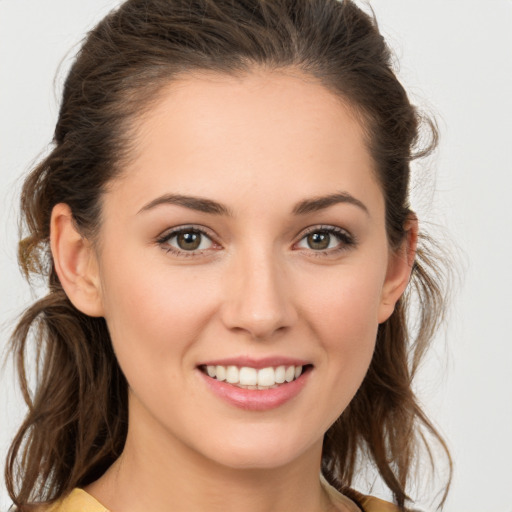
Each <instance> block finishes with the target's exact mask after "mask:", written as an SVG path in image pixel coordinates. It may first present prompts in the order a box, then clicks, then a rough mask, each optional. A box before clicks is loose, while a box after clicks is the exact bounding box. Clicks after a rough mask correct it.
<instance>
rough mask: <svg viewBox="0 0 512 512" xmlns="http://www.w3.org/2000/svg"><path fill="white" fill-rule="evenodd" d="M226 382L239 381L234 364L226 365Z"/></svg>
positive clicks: (233, 382)
mask: <svg viewBox="0 0 512 512" xmlns="http://www.w3.org/2000/svg"><path fill="white" fill-rule="evenodd" d="M226 382H229V383H230V384H236V383H237V382H240V372H239V371H238V368H237V367H236V366H228V367H227V369H226Z"/></svg>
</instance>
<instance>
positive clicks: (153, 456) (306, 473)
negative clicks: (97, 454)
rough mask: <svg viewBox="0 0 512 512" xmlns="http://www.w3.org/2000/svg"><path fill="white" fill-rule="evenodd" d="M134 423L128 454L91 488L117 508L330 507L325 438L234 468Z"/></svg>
mask: <svg viewBox="0 0 512 512" xmlns="http://www.w3.org/2000/svg"><path fill="white" fill-rule="evenodd" d="M169 437H170V436H167V438H165V437H163V436H158V435H155V432H154V431H153V432H152V434H151V435H144V429H139V428H138V426H137V425H135V426H134V423H133V422H130V428H129V432H128V437H127V440H126V445H125V448H124V451H123V453H122V455H121V456H120V457H119V459H118V460H117V461H116V462H115V463H114V464H113V466H112V467H111V468H110V469H109V470H108V471H107V472H106V473H105V474H104V475H103V476H102V477H101V478H100V479H99V480H97V481H96V482H94V483H93V484H91V485H90V486H88V487H87V488H86V491H87V492H89V493H90V494H92V495H93V496H94V497H95V498H96V499H97V500H98V501H99V502H100V503H102V504H103V505H104V506H106V507H107V508H108V509H109V510H110V511H111V512H147V510H151V511H152V512H168V511H169V510H172V511H173V512H185V511H187V512H189V511H190V510H194V512H203V511H204V512H206V511H208V512H217V511H218V512H221V511H222V512H239V511H240V510H243V511H244V512H292V511H293V512H302V511H303V512H326V511H330V510H333V508H332V505H331V503H330V501H329V498H328V497H327V495H326V493H325V492H324V490H323V488H322V486H321V484H320V479H319V475H320V460H321V450H322V444H321V442H319V443H317V444H316V445H314V446H312V447H310V448H309V449H308V450H306V451H305V452H304V453H302V454H301V455H300V456H299V457H297V458H296V459H294V460H293V461H291V462H289V463H286V464H284V465H282V466H280V467H270V468H269V467H251V468H233V467H227V466H225V465H222V464H219V463H217V462H215V461H212V460H211V459H207V458H206V457H204V456H203V455H202V454H200V453H198V452H197V451H195V450H193V449H191V448H190V447H188V446H186V445H184V444H183V443H180V442H178V441H177V440H176V439H175V438H170V439H169Z"/></svg>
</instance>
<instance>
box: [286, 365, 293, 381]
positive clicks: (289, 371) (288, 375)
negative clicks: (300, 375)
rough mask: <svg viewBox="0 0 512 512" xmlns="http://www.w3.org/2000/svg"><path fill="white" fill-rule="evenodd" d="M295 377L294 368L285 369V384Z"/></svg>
mask: <svg viewBox="0 0 512 512" xmlns="http://www.w3.org/2000/svg"><path fill="white" fill-rule="evenodd" d="M294 377H295V367H294V366H288V368H286V372H285V374H284V380H285V381H286V382H291V381H292V380H293V379H294Z"/></svg>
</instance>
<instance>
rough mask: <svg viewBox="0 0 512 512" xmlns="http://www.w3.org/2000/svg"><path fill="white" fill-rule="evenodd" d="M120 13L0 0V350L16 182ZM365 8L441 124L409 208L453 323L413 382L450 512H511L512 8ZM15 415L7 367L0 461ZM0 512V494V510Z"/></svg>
mask: <svg viewBox="0 0 512 512" xmlns="http://www.w3.org/2000/svg"><path fill="white" fill-rule="evenodd" d="M117 3H118V2H117V1H113V0H87V1H83V0H0V113H1V115H0V269H1V270H0V290H1V291H0V343H1V345H0V346H1V347H2V349H3V347H4V346H5V343H6V340H7V337H8V333H9V331H10V329H11V328H12V326H13V324H14V319H15V317H16V315H17V314H18V313H19V312H20V311H21V310H22V308H23V307H24V306H26V305H27V304H28V303H29V301H30V300H31V297H32V293H33V292H31V291H30V289H29V288H28V286H27V285H26V284H25V282H24V281H23V279H22V278H21V276H20V274H19V272H18V269H17V263H16V244H17V231H16V222H17V201H18V193H19V187H20V182H21V179H20V177H21V176H22V175H23V173H24V172H26V171H27V169H28V168H29V167H30V166H31V164H32V163H33V161H34V160H35V159H36V158H37V157H38V155H40V154H41V153H42V152H43V151H44V150H45V148H46V147H47V144H48V142H49V141H50V138H51V134H52V130H53V126H54V123H55V118H56V115H57V111H58V97H59V94H60V90H61V85H62V80H63V77H64V74H65V71H66V70H67V67H68V65H69V62H70V59H71V57H72V56H73V54H74V51H75V50H76V48H77V46H76V45H77V44H78V43H79V41H80V40H81V38H82V37H83V35H84V34H85V32H86V31H87V30H88V29H90V28H92V26H93V25H94V24H95V23H96V22H97V21H98V20H99V19H100V18H101V17H102V16H103V15H104V14H105V13H106V12H107V11H108V10H109V9H110V8H112V7H113V6H115V5H117ZM371 5H372V7H373V9H374V10H375V12H376V14H377V19H378V21H379V25H380V27H381V30H382V31H383V32H384V34H385V36H386V37H387V39H388V42H389V44H390V45H391V46H392V48H393V49H394V51H395V53H396V55H397V58H398V60H399V62H400V67H399V76H400V78H401V80H402V81H403V83H404V84H405V86H406V88H407V89H408V91H409V92H410V95H411V97H412V99H413V101H414V102H415V103H416V104H419V105H420V106H421V107H423V108H426V109H427V110H428V111H429V112H431V113H433V114H434V115H436V117H437V119H438V121H439V124H440V129H441V144H440V148H439V150H438V152H437V154H436V156H435V157H434V158H433V159H431V161H430V162H428V164H429V166H430V167H429V166H427V165H425V164H423V165H421V166H418V167H417V168H416V169H415V173H416V174H417V176H418V178H417V179H416V181H415V186H414V189H413V199H414V201H413V207H414V208H415V209H416V210H417V211H418V214H419V217H420V219H421V220H422V221H423V225H427V226H430V228H429V229H430V230H434V231H436V232H438V233H441V234H442V236H443V237H444V241H445V242H444V243H446V244H447V245H449V246H450V247H452V249H451V250H452V252H453V253H454V255H455V259H456V262H457V263H456V266H457V268H460V269H463V284H461V285H458V288H457V289H456V291H455V293H454V299H453V308H452V311H451V315H450V318H449V325H448V327H447V328H445V329H444V330H443V332H442V333H441V334H440V336H438V338H437V340H436V344H435V346H434V350H433V351H432V353H431V355H430V357H429V360H428V362H427V364H426V365H425V367H424V368H423V371H422V373H421V375H420V379H419V381H418V384H417V392H418V394H419V396H420V397H421V399H422V401H423V403H424V404H425V407H426V409H427V411H429V412H430V413H431V415H432V416H433V418H434V419H435V421H436V424H437V425H439V427H440V430H441V432H442V433H443V434H444V435H445V436H446V437H447V439H448V442H449V445H450V447H451V449H452V452H453V457H454V460H455V475H454V481H453V488H452V493H451V495H450V498H449V500H448V503H447V506H446V510H448V511H464V512H482V511H491V510H492V511H493V512H511V511H512V505H511V504H510V486H511V485H512V376H511V375H512V335H511V333H510V328H509V325H508V324H509V321H510V318H511V316H512V291H511V290H512V271H511V259H512V258H511V254H512V206H511V203H512V199H511V194H512V150H511V146H512V0H488V1H486V2H482V1H480V0H373V1H372V2H371ZM59 64H61V68H60V71H59V72H58V74H57V69H58V67H59ZM56 76H57V78H56V80H55V81H54V79H55V77H56ZM436 226H440V227H439V228H436ZM457 247H458V249H457ZM22 413H23V405H22V401H21V399H20V397H19V395H18V394H17V392H16V391H15V383H14V379H13V374H12V371H11V366H10V364H8V365H7V366H6V367H5V369H3V370H2V371H1V373H0V460H1V461H2V464H3V461H4V458H5V457H4V454H5V452H6V450H7V446H8V443H9V440H10V438H11V437H12V435H13V433H14V429H15V427H16V425H17V424H18V422H19V421H20V419H21V417H22ZM7 505H8V499H7V496H6V493H5V490H4V487H3V485H0V509H6V508H7Z"/></svg>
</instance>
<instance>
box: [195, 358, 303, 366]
mask: <svg viewBox="0 0 512 512" xmlns="http://www.w3.org/2000/svg"><path fill="white" fill-rule="evenodd" d="M308 364H311V363H310V362H308V361H306V360H304V359H297V358H295V357H287V356H267V357H261V358H255V357H250V356H238V357H226V358H222V359H210V360H208V361H203V362H201V363H199V364H198V366H238V367H242V366H248V367H249V368H256V369H261V368H268V367H270V366H272V367H277V366H306V365H308Z"/></svg>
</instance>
